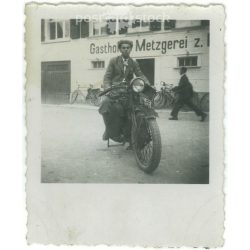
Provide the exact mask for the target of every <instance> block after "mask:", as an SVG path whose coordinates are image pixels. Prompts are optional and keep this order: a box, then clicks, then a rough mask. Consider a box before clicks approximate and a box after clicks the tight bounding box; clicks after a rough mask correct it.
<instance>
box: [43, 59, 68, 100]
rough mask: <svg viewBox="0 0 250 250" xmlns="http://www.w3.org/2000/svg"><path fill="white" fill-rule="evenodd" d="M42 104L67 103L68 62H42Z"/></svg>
mask: <svg viewBox="0 0 250 250" xmlns="http://www.w3.org/2000/svg"><path fill="white" fill-rule="evenodd" d="M41 68H42V76H41V77H42V79H41V80H42V86H41V91H42V93H41V98H42V103H48V104H64V103H69V97H70V61H56V62H42V65H41Z"/></svg>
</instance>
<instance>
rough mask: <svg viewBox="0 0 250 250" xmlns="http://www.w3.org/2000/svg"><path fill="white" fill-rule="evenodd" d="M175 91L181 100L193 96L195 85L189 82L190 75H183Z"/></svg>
mask: <svg viewBox="0 0 250 250" xmlns="http://www.w3.org/2000/svg"><path fill="white" fill-rule="evenodd" d="M173 91H174V92H175V93H176V95H177V98H178V99H179V100H186V99H189V98H192V96H193V86H192V84H191V83H190V82H189V80H188V77H187V76H186V74H183V75H182V76H181V79H180V81H179V84H178V86H177V87H174V88H173Z"/></svg>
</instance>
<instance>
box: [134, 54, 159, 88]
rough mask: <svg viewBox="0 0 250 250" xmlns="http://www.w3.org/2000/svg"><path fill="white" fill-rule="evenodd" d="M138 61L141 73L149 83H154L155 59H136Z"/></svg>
mask: <svg viewBox="0 0 250 250" xmlns="http://www.w3.org/2000/svg"><path fill="white" fill-rule="evenodd" d="M136 61H137V62H138V64H139V66H140V69H141V71H142V73H143V74H144V75H145V76H146V77H147V79H148V80H149V82H150V83H151V85H154V84H155V82H154V80H155V59H154V58H147V59H145V58H144V59H136Z"/></svg>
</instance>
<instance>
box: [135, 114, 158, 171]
mask: <svg viewBox="0 0 250 250" xmlns="http://www.w3.org/2000/svg"><path fill="white" fill-rule="evenodd" d="M132 145H133V150H134V153H135V158H136V161H137V163H138V165H139V167H140V168H141V169H142V170H143V171H144V172H146V173H148V174H149V173H152V172H153V171H154V170H155V169H156V168H157V167H158V165H159V163H160V159H161V147H162V146H161V135H160V130H159V127H158V125H157V122H156V120H155V119H146V118H142V119H138V120H137V127H136V128H135V126H133V128H132Z"/></svg>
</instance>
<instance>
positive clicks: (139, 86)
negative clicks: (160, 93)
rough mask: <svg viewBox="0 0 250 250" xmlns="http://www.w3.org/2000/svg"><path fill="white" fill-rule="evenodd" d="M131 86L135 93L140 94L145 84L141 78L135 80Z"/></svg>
mask: <svg viewBox="0 0 250 250" xmlns="http://www.w3.org/2000/svg"><path fill="white" fill-rule="evenodd" d="M131 84H132V87H133V90H134V91H135V92H137V93H139V92H142V91H143V90H144V87H145V82H144V81H143V80H142V79H141V78H135V79H134V80H133V81H132V83H131Z"/></svg>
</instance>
